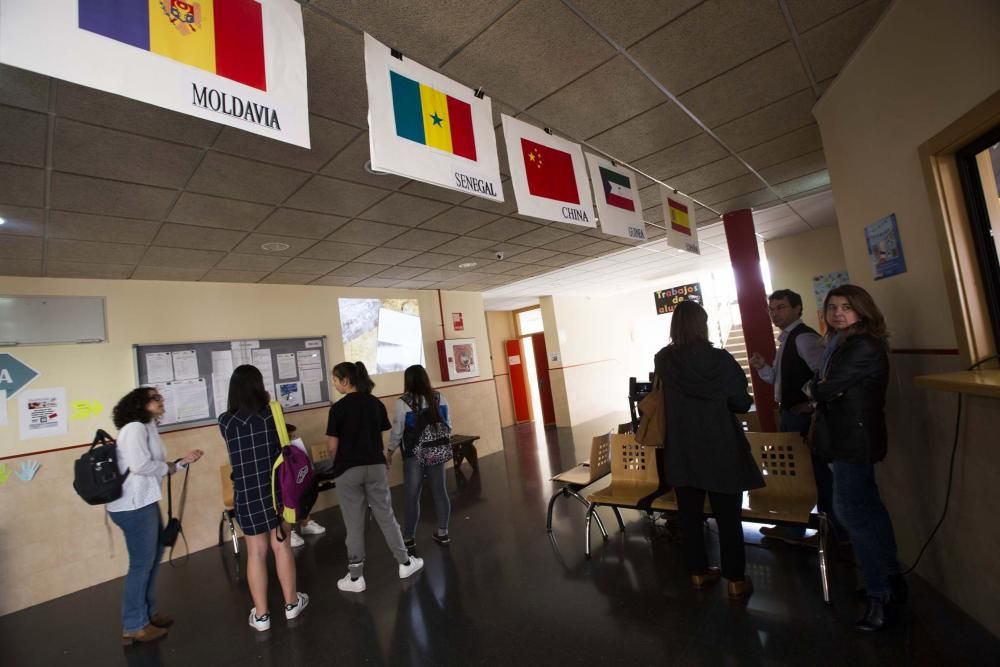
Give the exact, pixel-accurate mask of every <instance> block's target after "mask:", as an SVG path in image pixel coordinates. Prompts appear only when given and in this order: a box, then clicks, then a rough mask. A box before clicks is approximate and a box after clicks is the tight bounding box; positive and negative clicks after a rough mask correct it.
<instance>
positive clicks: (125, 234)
mask: <svg viewBox="0 0 1000 667" xmlns="http://www.w3.org/2000/svg"><path fill="white" fill-rule="evenodd" d="M159 229H160V223H158V222H146V221H143V220H132V219H130V218H114V217H110V216H103V215H89V214H87V213H72V212H69V211H51V212H50V214H49V224H48V237H49V238H50V239H77V240H81V241H103V240H105V239H114V240H115V241H117V242H119V243H135V244H138V245H146V244H148V243H150V242H152V240H153V238H154V237H155V236H156V232H157V230H159Z"/></svg>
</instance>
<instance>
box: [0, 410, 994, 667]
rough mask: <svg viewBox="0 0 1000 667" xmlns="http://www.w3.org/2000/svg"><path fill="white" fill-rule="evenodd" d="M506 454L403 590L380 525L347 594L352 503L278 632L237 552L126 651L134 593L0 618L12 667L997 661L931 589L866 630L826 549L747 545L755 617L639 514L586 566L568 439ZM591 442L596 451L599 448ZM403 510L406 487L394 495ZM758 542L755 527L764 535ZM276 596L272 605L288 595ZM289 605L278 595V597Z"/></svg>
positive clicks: (426, 541)
mask: <svg viewBox="0 0 1000 667" xmlns="http://www.w3.org/2000/svg"><path fill="white" fill-rule="evenodd" d="M504 436H505V441H506V443H507V448H506V451H505V453H504V454H498V455H495V456H489V457H486V458H484V459H482V460H481V465H480V468H481V471H480V473H479V474H478V475H475V476H471V477H470V476H469V474H468V467H467V466H466V467H465V468H464V470H465V473H466V474H465V475H462V476H460V477H459V478H458V479H456V478H455V477H453V476H452V475H451V474H449V485H451V489H452V491H453V503H454V505H453V519H452V537H453V542H452V545H451V546H450V548H441V547H439V546H437V545H436V544H434V543H433V542H431V540H430V533H431V530H432V525H433V524H432V520H431V516H430V515H431V514H432V509H431V504H430V498H429V497H428V498H426V499H425V500H426V501H427V505H426V512H425V517H426V518H427V521H425V522H423V523H422V525H421V527H420V530H419V532H418V548H419V549H420V551H421V555H422V556H424V557H425V558H426V562H427V565H426V568H425V571H424V572H423V573H421V574H419V575H417V576H416V577H414V579H413V580H409V581H406V582H400V581H399V579H398V578H397V577H396V574H395V564H394V563H393V561H392V559H391V557H390V555H389V553H388V551H387V550H386V549H385V548H384V546H383V544H382V539H381V536H380V535H379V534H378V531H377V530H375V529H374V527H373V530H372V532H371V533H370V534H369V548H370V550H371V553H370V555H369V563H368V569H367V577H366V578H367V579H368V590H367V592H365V593H363V594H361V595H347V594H343V593H340V592H339V591H337V589H336V585H335V582H336V579H337V578H338V577H340V576H342V575H343V572H344V570H345V563H344V552H343V544H342V539H343V526H342V523H341V520H340V517H339V514H338V511H337V510H336V509H334V510H332V511H329V512H325V513H322V514H321V515H319V516H317V518H318V519H319V521H320V522H321V523H323V524H324V525H326V526H327V527H328V532H327V534H326V535H324V536H322V537H319V538H309V544H308V545H307V546H306V547H304V548H303V549H300V550H299V552H298V556H297V558H298V564H299V576H300V588H301V589H302V590H304V591H307V592H308V593H309V594H310V595H312V604H311V605H310V607H309V609H308V611H307V612H306V613H305V614H304V615H303V617H302V618H300V619H298V620H297V621H295V622H294V624H289V623H286V622H285V621H284V620H283V619H281V620H275V622H274V627H273V629H272V630H271V631H270V632H269V633H265V634H263V635H258V634H256V633H253V632H252V631H251V630H250V629H249V628H248V627H247V626H246V621H245V618H246V614H247V610H248V608H249V607H250V603H249V600H248V595H247V593H246V588H245V584H244V583H243V581H242V580H237V579H236V578H235V577H236V572H235V567H234V561H233V559H232V557H231V555H230V553H229V552H227V551H226V550H224V549H218V550H217V549H209V550H205V551H201V552H199V553H196V554H194V555H193V556H192V557H191V558H190V560H189V561H188V563H187V565H186V566H184V567H178V568H170V567H165V568H164V569H163V571H162V578H161V580H160V586H159V590H160V598H161V606H162V608H163V609H164V610H165V611H167V612H169V613H171V614H173V615H175V616H176V618H177V619H178V622H177V624H176V625H175V627H174V628H173V629H172V630H171V632H170V636H169V637H168V638H167V639H166V640H164V641H162V642H160V643H159V644H156V645H152V646H144V647H141V648H135V649H122V648H121V647H120V646H119V645H118V640H117V631H118V605H119V595H120V590H121V581H120V580H118V581H112V582H109V583H107V584H103V585H100V586H96V587H94V588H91V589H88V590H85V591H81V592H79V593H75V594H73V595H69V596H66V597H63V598H60V599H58V600H55V601H52V602H49V603H46V604H43V605H39V606H37V607H33V608H31V609H28V610H25V611H22V612H19V613H17V614H12V615H9V616H5V617H0V664H3V665H12V666H18V667H20V666H22V665H79V666H83V665H113V664H121V663H122V662H124V663H125V664H128V665H183V666H185V667H198V666H201V665H282V666H285V665H539V664H595V665H596V664H623V665H664V664H670V665H781V664H792V665H850V666H851V667H859V666H861V665H979V664H982V665H987V664H989V665H996V664H997V658H998V656H1000V641H998V640H997V638H994V637H992V636H991V635H990V634H989V633H987V632H986V631H985V630H984V629H983V628H981V627H980V626H978V625H976V624H975V623H973V622H972V621H971V620H970V619H969V618H968V617H966V616H964V615H963V614H962V613H961V612H960V611H959V610H957V609H956V608H954V607H953V606H951V605H950V604H948V603H947V602H945V601H944V600H943V599H942V598H941V597H940V596H938V595H937V594H936V593H934V592H933V591H932V590H930V589H929V588H928V587H927V586H924V585H922V583H921V582H920V581H915V582H914V584H913V596H912V597H913V600H912V605H911V607H910V609H909V610H908V611H907V613H906V617H905V619H904V622H903V623H901V624H900V625H899V626H898V627H895V628H893V629H892V630H890V631H888V632H885V633H882V634H880V635H876V636H858V635H856V634H855V633H854V632H852V631H851V629H850V623H851V621H852V620H853V619H854V617H855V615H856V613H857V610H856V603H855V602H854V600H853V599H852V593H853V589H854V573H853V568H852V566H851V565H850V564H849V563H848V562H846V561H845V560H843V559H841V560H839V561H838V562H837V563H835V565H834V572H833V579H834V602H835V604H834V606H833V607H830V608H828V607H825V606H824V605H823V603H822V601H821V598H820V591H819V584H818V580H817V578H816V575H815V555H814V554H809V553H806V552H802V551H799V550H797V549H794V548H780V547H779V548H774V549H767V548H763V547H760V546H759V545H756V546H748V561H749V570H750V574H751V576H752V577H753V579H754V582H755V585H756V589H757V592H756V594H755V595H754V596H753V598H751V600H750V601H749V604H748V605H746V606H739V605H734V604H731V603H730V602H729V601H728V600H727V599H726V597H725V589H724V588H722V587H717V588H715V589H713V590H709V591H707V592H697V591H693V590H691V589H690V587H689V586H688V582H687V577H686V573H685V571H684V567H683V564H682V563H681V560H680V551H679V549H678V548H677V546H676V545H675V544H673V543H671V541H670V538H669V537H668V536H666V535H665V533H664V531H663V529H662V528H661V527H659V526H651V525H650V524H649V523H648V522H647V521H646V520H645V519H644V518H642V517H640V516H639V514H638V513H635V512H626V513H625V519H626V522H627V525H626V532H625V534H624V535H622V534H621V533H619V532H618V530H617V528H613V527H612V526H613V525H614V520H613V519H612V518H611V516H610V515H608V522H607V523H608V526H609V528H608V529H609V532H610V534H611V539H610V541H609V542H607V543H606V544H601V543H600V539H599V537H597V531H596V528H595V531H594V533H595V537H594V555H593V559H592V560H590V561H587V560H585V559H584V558H583V531H582V518H583V508H582V507H581V506H580V505H579V504H577V503H575V502H572V501H560V504H559V505H558V508H557V511H556V517H555V532H554V533H553V536H552V539H550V537H549V535H547V534H546V532H545V530H544V521H545V506H546V502H547V500H548V496H549V494H550V493H551V488H552V487H551V484H550V483H549V482H548V481H547V479H548V475H549V471H559V470H561V469H563V468H566V467H569V466H570V465H572V464H573V463H574V462H575V460H576V458H577V453H576V452H574V446H573V443H572V442H571V437H570V435H569V433H568V432H563V431H556V430H549V431H548V432H547V433H546V434H545V435H544V436H536V433H535V431H534V430H533V429H532V428H531V427H518V428H513V429H507V430H506V432H505V434H504ZM587 447H589V443H586V444H585V445H581V446H580V447H579V449H580V453H581V454H583V453H584V452H585V450H586V448H587ZM394 497H395V498H396V501H397V503H396V505H397V513H399V510H400V503H399V501H400V494H399V489H396V490H395V493H394ZM754 532H755V531H754V530H753V529H752V528H750V527H748V528H747V537H748V540H750V541H754V540H755V539H756V538H755V537H754ZM276 588H277V587H276V586H272V594H275V595H276V594H277V591H276ZM277 602H278V601H277V600H275V603H277Z"/></svg>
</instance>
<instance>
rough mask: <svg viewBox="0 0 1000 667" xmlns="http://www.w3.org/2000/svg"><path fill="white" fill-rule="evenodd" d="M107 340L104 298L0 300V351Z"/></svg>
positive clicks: (64, 297)
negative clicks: (3, 349)
mask: <svg viewBox="0 0 1000 667" xmlns="http://www.w3.org/2000/svg"><path fill="white" fill-rule="evenodd" d="M107 339H108V332H107V326H106V320H105V315H104V297H100V296H0V347H10V346H14V345H60V344H62V345H65V344H75V343H103V342H105V341H107Z"/></svg>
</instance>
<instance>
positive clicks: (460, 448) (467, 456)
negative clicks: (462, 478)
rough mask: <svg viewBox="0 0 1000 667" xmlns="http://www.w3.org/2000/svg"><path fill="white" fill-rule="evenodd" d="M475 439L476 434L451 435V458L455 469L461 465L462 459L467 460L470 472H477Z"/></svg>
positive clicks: (476, 437)
mask: <svg viewBox="0 0 1000 667" xmlns="http://www.w3.org/2000/svg"><path fill="white" fill-rule="evenodd" d="M476 440H479V436H478V435H455V434H453V435H452V436H451V451H452V460H453V461H454V462H455V470H458V468H459V466H461V465H462V461H463V460H468V461H469V465H470V466H472V472H479V453H478V452H477V451H476Z"/></svg>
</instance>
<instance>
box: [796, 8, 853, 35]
mask: <svg viewBox="0 0 1000 667" xmlns="http://www.w3.org/2000/svg"><path fill="white" fill-rule="evenodd" d="M863 3H864V0H825V2H815V1H814V0H785V4H786V5H787V6H788V11H789V13H790V14H791V15H792V23H794V24H795V29H796V30H797V31H798V32H799V33H800V34H801V33H803V32H805V31H807V30H809V29H810V28H813V27H815V26H817V25H819V24H820V23H823V22H824V21H829V20H830V19H832V18H833V17H835V16H836V15H837V14H841V13H843V12H845V11H847V10H848V9H850V8H851V7H855V6H857V5H860V4H863Z"/></svg>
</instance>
